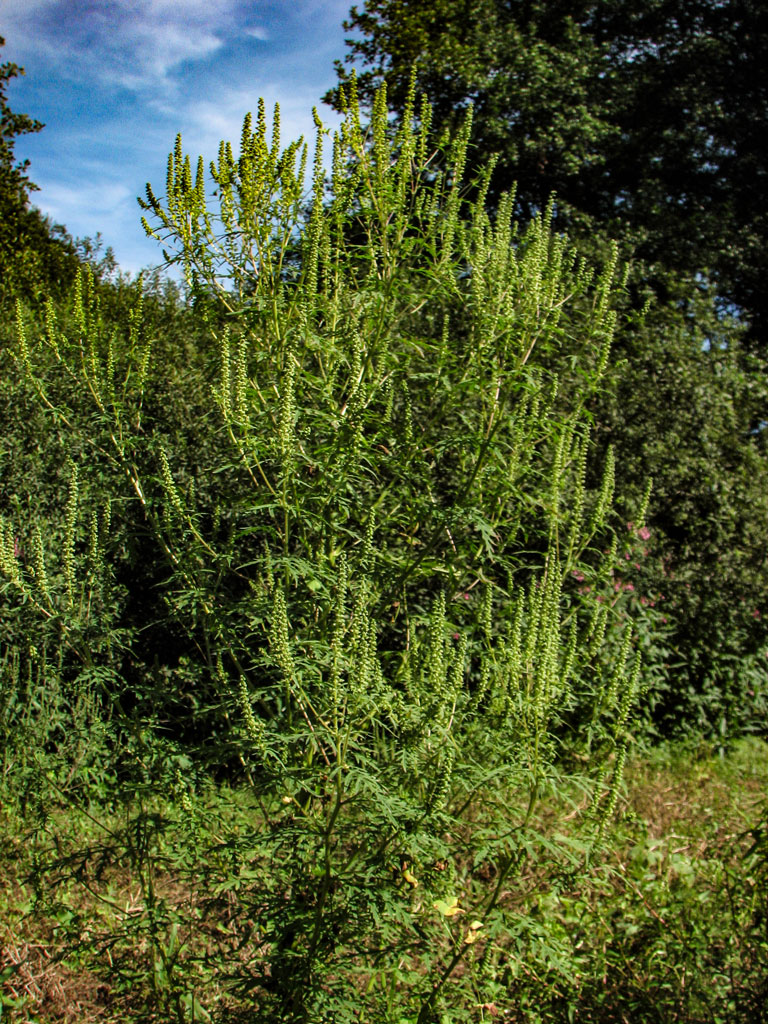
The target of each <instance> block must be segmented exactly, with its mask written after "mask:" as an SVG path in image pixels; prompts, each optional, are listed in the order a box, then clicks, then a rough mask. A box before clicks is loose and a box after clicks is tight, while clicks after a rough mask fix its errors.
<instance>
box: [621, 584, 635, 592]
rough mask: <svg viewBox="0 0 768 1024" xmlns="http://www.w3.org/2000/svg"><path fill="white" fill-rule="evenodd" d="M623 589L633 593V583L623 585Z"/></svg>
mask: <svg viewBox="0 0 768 1024" xmlns="http://www.w3.org/2000/svg"><path fill="white" fill-rule="evenodd" d="M624 589H625V590H629V591H630V592H631V591H633V590H634V589H635V585H634V583H625V584H624Z"/></svg>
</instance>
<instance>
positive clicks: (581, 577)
mask: <svg viewBox="0 0 768 1024" xmlns="http://www.w3.org/2000/svg"><path fill="white" fill-rule="evenodd" d="M571 576H573V578H574V579H575V580H578V581H579V583H583V582H584V573H583V572H579V570H578V569H574V570H573V572H572V573H571Z"/></svg>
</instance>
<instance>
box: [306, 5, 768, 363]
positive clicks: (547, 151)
mask: <svg viewBox="0 0 768 1024" xmlns="http://www.w3.org/2000/svg"><path fill="white" fill-rule="evenodd" d="M344 25H345V28H347V29H349V30H355V31H357V32H358V33H359V35H358V36H357V37H356V38H353V39H349V40H348V41H347V42H348V46H349V51H350V52H349V54H348V56H347V57H346V61H347V63H349V64H353V65H355V66H356V67H357V68H358V74H359V83H358V88H359V91H360V94H361V95H362V97H363V98H364V99H370V98H371V97H372V95H373V92H374V91H375V89H376V87H377V86H378V84H379V83H380V82H381V81H386V83H387V87H388V90H389V95H390V98H391V100H392V101H393V102H394V105H395V106H399V105H401V104H402V102H403V100H404V97H405V93H406V90H407V85H408V80H409V78H410V75H411V73H412V71H413V70H414V69H415V72H416V75H417V83H418V86H419V88H420V89H422V90H423V91H425V92H426V93H427V94H428V95H429V97H430V100H431V102H432V104H433V118H434V123H435V124H436V125H438V126H443V125H453V124H454V123H455V121H456V119H457V118H460V117H461V116H462V110H463V108H465V107H466V105H467V104H468V103H470V102H472V103H473V104H474V108H475V112H474V134H473V139H474V144H475V146H476V149H477V152H479V153H481V154H487V153H498V154H499V164H498V167H497V171H496V174H495V177H494V182H493V184H492V193H491V194H493V191H494V190H496V192H499V191H503V190H505V189H506V188H508V187H509V185H510V183H511V182H512V181H515V182H517V184H518V197H519V201H520V203H521V208H522V212H523V213H525V212H526V211H529V210H530V209H531V208H535V207H539V208H540V207H541V206H542V205H543V204H544V203H546V201H547V199H548V197H549V196H550V194H551V193H553V192H554V193H556V195H557V196H558V202H559V210H560V216H561V218H562V219H563V221H564V222H565V223H567V225H568V227H569V230H571V231H572V230H573V229H574V228H575V229H577V232H578V231H579V230H580V231H581V232H583V233H585V234H589V233H590V232H591V230H592V229H593V227H594V224H595V222H597V223H599V224H600V225H601V227H603V228H604V229H605V231H606V233H607V234H608V235H610V236H611V237H615V238H619V239H627V240H628V242H629V243H630V244H631V247H632V249H633V250H634V255H635V256H636V258H638V259H641V260H642V261H643V262H644V263H645V264H646V265H647V266H648V267H649V268H651V269H652V271H653V272H654V274H655V278H656V283H657V286H658V289H659V291H660V292H661V294H662V298H664V297H665V295H664V291H665V289H664V281H663V278H664V276H665V272H666V270H669V269H674V270H675V271H676V272H678V273H680V272H683V273H691V272H695V271H701V270H708V271H710V272H711V273H712V275H713V276H714V278H715V280H716V281H717V284H718V292H719V296H720V298H721V300H722V301H723V302H724V303H728V304H730V305H735V306H736V307H738V309H739V310H740V311H741V312H742V314H743V316H744V318H745V319H746V320H747V321H748V322H749V323H750V327H751V329H750V340H751V341H752V342H757V343H760V344H761V345H763V346H764V345H766V344H768V297H766V294H765V289H764V287H763V284H762V282H763V280H764V275H765V268H766V255H765V254H766V252H768V244H767V243H768V215H767V214H766V212H765V211H766V206H767V205H768V204H767V203H766V199H768V166H767V165H766V160H765V157H764V155H763V151H764V145H763V139H762V136H763V134H764V126H765V123H766V117H767V116H768V75H766V71H765V60H764V55H765V52H766V50H767V49H768V8H767V7H766V5H765V4H764V3H762V2H760V0H600V2H594V0H472V2H469V0H431V2H428V3H425V2H422V0H420V2H418V3H416V2H414V0H367V2H366V3H365V4H364V6H363V8H362V9H360V8H358V7H353V8H352V10H351V13H350V18H349V20H348V21H346V22H345V23H344ZM337 71H338V74H339V78H340V80H341V81H345V80H347V78H348V73H347V71H346V70H345V68H344V67H343V65H342V62H340V61H339V62H337ZM325 98H326V100H327V101H329V102H331V103H333V104H335V105H338V101H339V96H338V90H332V91H331V92H330V93H328V94H327V95H326V97H325Z"/></svg>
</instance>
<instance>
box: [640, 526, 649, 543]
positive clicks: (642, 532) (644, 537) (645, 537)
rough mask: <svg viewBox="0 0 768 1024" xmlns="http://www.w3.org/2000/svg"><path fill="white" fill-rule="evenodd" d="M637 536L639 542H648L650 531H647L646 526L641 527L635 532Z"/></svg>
mask: <svg viewBox="0 0 768 1024" xmlns="http://www.w3.org/2000/svg"><path fill="white" fill-rule="evenodd" d="M637 536H638V537H639V538H640V540H648V539H649V538H650V536H651V531H650V530H649V529H648V527H647V526H641V527H640V529H639V530H638V531H637Z"/></svg>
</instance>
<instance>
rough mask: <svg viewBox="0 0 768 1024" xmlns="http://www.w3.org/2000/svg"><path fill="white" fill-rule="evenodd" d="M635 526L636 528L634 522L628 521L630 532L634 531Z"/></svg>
mask: <svg viewBox="0 0 768 1024" xmlns="http://www.w3.org/2000/svg"><path fill="white" fill-rule="evenodd" d="M634 528H635V524H634V523H627V529H628V530H629V532H630V533H632V531H633V530H634Z"/></svg>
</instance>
